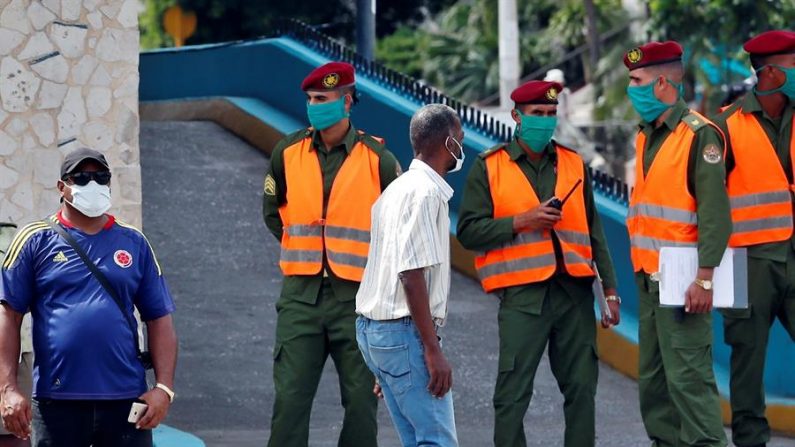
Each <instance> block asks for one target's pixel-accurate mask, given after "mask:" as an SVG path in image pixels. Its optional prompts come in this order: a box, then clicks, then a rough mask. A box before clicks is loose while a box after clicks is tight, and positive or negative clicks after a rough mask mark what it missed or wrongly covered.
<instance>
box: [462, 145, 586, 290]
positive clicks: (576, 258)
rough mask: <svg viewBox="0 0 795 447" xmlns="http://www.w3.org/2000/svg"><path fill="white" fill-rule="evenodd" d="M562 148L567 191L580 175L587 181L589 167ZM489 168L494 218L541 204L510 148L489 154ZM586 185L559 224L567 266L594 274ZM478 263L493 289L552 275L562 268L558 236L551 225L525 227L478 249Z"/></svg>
mask: <svg viewBox="0 0 795 447" xmlns="http://www.w3.org/2000/svg"><path fill="white" fill-rule="evenodd" d="M556 151H557V154H558V178H557V181H556V185H555V195H556V196H557V197H563V196H564V195H565V194H566V193H567V192H568V190H569V189H571V187H572V186H573V185H574V184H575V183H576V182H577V180H578V179H580V180H582V181H583V182H584V181H585V171H584V167H583V162H582V159H581V158H580V157H579V156H578V155H577V154H575V153H574V152H572V151H570V150H568V149H564V148H559V147H556ZM486 170H487V175H488V179H489V189H490V193H491V199H492V204H493V208H494V211H493V213H494V218H497V219H498V218H502V217H510V216H515V215H517V214H519V213H521V212H524V211H527V210H528V209H531V208H533V207H536V206H538V205H539V204H540V200H539V199H538V196H537V195H536V193H535V190H534V189H533V187H532V185H531V184H530V182H529V180H528V179H527V177H526V176H525V175H524V173H523V172H522V170H521V168H520V167H519V166H518V165H517V164H516V163H515V162H514V161H513V160H511V158H510V155H509V154H508V153H507V152H506V151H505V150H504V149H500V150H496V151H495V152H493V153H492V154H490V155H489V156H488V157H487V158H486ZM579 188H582V186H580V187H579ZM582 191H583V190H582V189H580V190H579V191H575V193H574V194H573V195H572V196H571V197H570V198H569V200H568V201H567V202H566V204H565V205H564V208H565V212H564V213H563V219H562V220H561V221H560V222H558V223H557V224H556V225H555V229H554V231H555V233H556V234H557V237H558V241H559V242H560V248H561V250H562V254H563V264H564V266H565V269H566V272H567V273H568V274H570V275H572V276H581V277H582V276H593V274H594V273H593V270H592V268H591V260H592V252H591V239H590V231H589V228H588V218H587V213H586V212H585V200H584V195H583V192H582ZM475 268H476V269H477V271H478V276H480V279H481V284H482V286H483V288H484V289H485V290H486V291H487V292H491V291H494V290H496V289H501V288H505V287H512V286H518V285H522V284H531V283H535V282H540V281H544V280H546V279H549V278H550V277H551V276H552V275H553V274H554V273H555V271H556V269H557V260H556V258H555V248H554V245H553V243H552V236H551V234H550V232H548V231H545V232H539V231H531V232H526V233H520V234H518V235H516V236H515V237H514V239H513V240H512V241H511V242H509V243H507V244H503V245H502V246H500V247H497V248H495V249H493V250H489V251H487V252H486V253H481V254H480V255H478V256H477V257H476V259H475Z"/></svg>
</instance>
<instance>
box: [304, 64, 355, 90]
mask: <svg viewBox="0 0 795 447" xmlns="http://www.w3.org/2000/svg"><path fill="white" fill-rule="evenodd" d="M354 71H355V70H354V68H353V65H351V64H348V63H345V62H329V63H328V64H325V65H322V66H320V67H317V68H315V69H314V70H312V73H309V75H307V77H306V78H304V81H303V82H301V90H303V91H307V90H320V91H323V90H336V89H338V88H340V87H348V86H350V85H353V84H355V83H356V77H355V75H354Z"/></svg>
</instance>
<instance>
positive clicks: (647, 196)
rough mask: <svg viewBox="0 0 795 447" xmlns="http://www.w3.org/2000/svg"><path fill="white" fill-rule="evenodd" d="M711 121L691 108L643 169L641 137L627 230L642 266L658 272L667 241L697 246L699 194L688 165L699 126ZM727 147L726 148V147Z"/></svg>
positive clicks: (635, 260) (635, 259) (636, 261)
mask: <svg viewBox="0 0 795 447" xmlns="http://www.w3.org/2000/svg"><path fill="white" fill-rule="evenodd" d="M704 125H711V126H713V127H714V128H715V129H717V130H718V131H719V132H720V129H718V128H717V127H716V126H715V125H714V124H712V122H711V121H709V120H708V119H707V118H705V117H704V116H702V115H701V114H698V113H696V112H692V111H691V112H690V113H689V114H688V115H687V116H685V117H684V118H683V119H682V120H681V121H680V122H679V125H677V126H676V129H674V131H673V132H671V134H670V135H668V137H667V138H666V139H665V141H664V142H663V144H662V147H661V148H660V150H659V152H658V153H657V155H656V156H655V157H654V161H653V162H652V164H651V167H650V168H649V172H648V173H647V174H646V175H644V174H643V159H644V156H643V154H644V152H645V150H646V135H644V134H643V132H638V136H637V138H636V139H635V150H636V154H637V155H636V157H635V160H636V161H635V179H636V184H635V188H634V190H633V191H632V197H631V198H630V201H629V213H628V215H627V230H628V231H629V236H630V245H631V254H632V265H633V267H634V269H635V271H636V272H639V271H641V270H642V271H644V272H646V273H656V272H657V271H658V270H659V264H660V249H661V248H662V247H696V246H697V243H698V225H697V223H696V199H695V198H694V197H693V195H692V194H690V191H689V189H688V187H687V167H688V163H689V160H690V148H691V146H692V144H693V138H694V137H695V135H696V134H695V130H697V129H698V128H700V127H703V126H704ZM724 152H725V148H724Z"/></svg>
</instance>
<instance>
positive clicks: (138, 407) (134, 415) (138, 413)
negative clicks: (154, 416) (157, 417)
mask: <svg viewBox="0 0 795 447" xmlns="http://www.w3.org/2000/svg"><path fill="white" fill-rule="evenodd" d="M148 408H149V405H147V404H145V403H141V402H133V404H132V408H130V415H129V416H127V422H129V423H131V424H137V423H138V421H140V420H141V418H142V417H143V416H144V413H146V410H147V409H148Z"/></svg>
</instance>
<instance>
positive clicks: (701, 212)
mask: <svg viewBox="0 0 795 447" xmlns="http://www.w3.org/2000/svg"><path fill="white" fill-rule="evenodd" d="M681 57H682V47H681V46H680V45H679V44H678V43H676V42H672V41H669V42H663V43H660V42H651V43H648V44H646V45H643V46H641V47H639V48H635V49H633V50H631V51H629V52H627V53H626V55H625V56H624V64H625V65H626V66H627V68H628V69H629V79H630V84H629V87H628V89H627V93H628V95H629V98H630V100H631V101H632V105H633V107H634V108H635V110H636V111H637V112H638V114H639V115H640V116H641V118H642V122H641V124H640V130H639V132H638V136H637V140H636V149H637V159H636V170H635V172H636V175H635V177H636V180H635V187H634V190H633V194H632V198H631V200H630V210H629V215H628V219H627V227H628V230H629V234H630V238H631V246H632V262H633V265H634V270H635V272H636V273H635V280H636V283H637V286H638V294H639V297H638V298H639V301H640V302H639V310H638V319H639V334H638V339H639V350H640V364H639V378H638V387H639V393H640V409H641V415H642V417H643V423H644V425H645V427H646V432H647V433H648V435H649V438H650V439H651V440H652V441H653V445H654V446H658V447H664V446H665V447H668V446H725V445H726V435H725V433H724V432H723V425H722V421H721V415H720V402H719V396H718V391H717V386H716V383H715V375H714V372H713V369H712V316H711V314H710V311H711V309H712V290H711V289H712V283H711V279H712V273H713V269H714V267H716V266H717V265H719V264H720V261H721V258H722V257H723V253H724V251H725V249H726V245H727V242H728V239H729V234H730V233H731V218H730V215H729V200H728V197H727V195H726V188H725V186H724V176H725V168H724V164H723V147H724V144H723V139H722V137H721V134H720V132H719V130H718V129H717V128H716V127H715V126H714V125H712V124H711V123H710V122H709V121H708V120H707V119H706V118H704V117H703V116H701V115H698V114H696V113H694V112H692V111H690V110H688V108H687V105H686V104H685V102H684V101H683V100H682V98H681V96H682V84H681V82H682V78H683V76H684V70H683V68H682V63H681ZM664 246H691V247H696V246H697V247H698V264H699V268H698V272H697V275H696V278H695V280H694V282H693V283H692V284H691V285H690V287H689V289H688V290H687V293H686V303H685V307H684V309H683V308H670V307H660V301H659V291H660V288H659V282H658V281H659V273H658V272H659V250H660V248H661V247H664Z"/></svg>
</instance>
